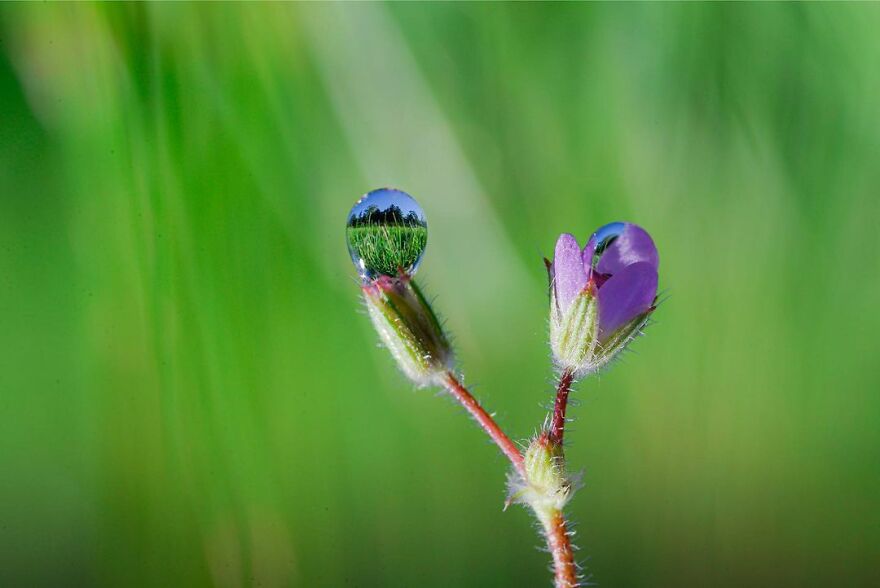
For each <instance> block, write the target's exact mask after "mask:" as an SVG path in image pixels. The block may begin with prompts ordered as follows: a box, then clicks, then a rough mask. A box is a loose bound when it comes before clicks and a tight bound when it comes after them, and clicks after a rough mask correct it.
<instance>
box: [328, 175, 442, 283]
mask: <svg viewBox="0 0 880 588" xmlns="http://www.w3.org/2000/svg"><path fill="white" fill-rule="evenodd" d="M345 239H346V241H347V242H348V252H349V254H350V255H351V260H352V262H354V265H355V267H356V268H357V270H358V273H359V274H360V276H361V278H363V279H364V280H371V279H374V278H376V277H378V276H380V275H385V276H396V275H397V274H398V273H399V272H403V273H405V274H408V275H412V274H414V273H415V272H416V270H417V269H418V267H419V262H420V261H421V259H422V254H423V253H424V252H425V245H427V243H428V223H427V221H426V220H425V213H424V212H422V207H421V206H419V203H418V202H416V201H415V199H413V197H412V196H410V195H409V194H407V193H406V192H401V191H400V190H394V189H392V188H380V189H378V190H373V191H372V192H368V193H367V194H365V195H364V196H362V197H361V199H360V200H358V201H357V202H355V204H354V206H353V207H352V208H351V212H350V213H349V214H348V221H347V222H346V223H345Z"/></svg>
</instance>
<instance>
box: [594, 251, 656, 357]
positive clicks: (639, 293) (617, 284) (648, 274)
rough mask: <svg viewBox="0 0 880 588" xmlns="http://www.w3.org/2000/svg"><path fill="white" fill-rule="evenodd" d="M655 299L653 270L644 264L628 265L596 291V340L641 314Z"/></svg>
mask: <svg viewBox="0 0 880 588" xmlns="http://www.w3.org/2000/svg"><path fill="white" fill-rule="evenodd" d="M656 296H657V270H656V268H654V267H653V266H652V265H651V264H650V263H649V262H647V261H640V262H637V263H634V264H632V265H628V266H626V267H625V268H623V269H622V270H621V271H619V272H617V273H616V274H614V276H612V277H611V279H610V280H608V281H607V282H605V285H603V286H602V287H601V288H599V341H604V340H605V338H606V337H608V336H609V335H611V334H612V333H614V331H616V330H617V329H619V328H620V327H622V326H623V325H625V324H626V323H628V322H630V321H631V320H633V319H634V318H636V317H637V316H639V315H640V314H643V313H645V312H647V311H648V309H650V308H651V305H652V304H654V298H655V297H656Z"/></svg>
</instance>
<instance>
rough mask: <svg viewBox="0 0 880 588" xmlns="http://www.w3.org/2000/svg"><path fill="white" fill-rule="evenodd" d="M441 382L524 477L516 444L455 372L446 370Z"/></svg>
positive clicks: (521, 461) (523, 469)
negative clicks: (459, 379)
mask: <svg viewBox="0 0 880 588" xmlns="http://www.w3.org/2000/svg"><path fill="white" fill-rule="evenodd" d="M442 383H443V386H444V387H445V388H446V390H447V391H448V392H449V393H450V394H452V396H454V397H455V399H456V400H458V402H459V403H460V404H461V405H462V406H463V407H465V409H467V411H468V412H469V413H470V414H471V416H472V417H474V419H475V420H476V421H477V423H479V425H480V427H482V428H483V430H484V431H486V434H488V435H489V437H491V438H492V441H494V442H495V445H497V446H498V449H500V450H501V452H502V453H503V454H504V455H506V456H507V459H509V460H510V463H512V464H513V467H514V468H516V471H517V472H518V473H519V475H520V476H522V477H523V478H524V479H525V468H524V467H523V456H522V454H521V453H520V452H519V449H518V448H517V446H516V444H514V442H513V441H511V440H510V437H508V436H507V435H505V434H504V431H502V430H501V427H499V426H498V423H496V422H495V420H494V419H493V418H492V417H491V416H490V415H489V413H487V412H486V411H485V410H484V409H483V407H482V406H480V403H479V402H477V399H476V398H474V397H473V396H472V395H471V393H470V392H468V390H467V388H465V387H464V386H463V385H462V384H461V382H459V381H458V378H456V377H455V374H453V373H452V372H446V373H445V374H443V378H442Z"/></svg>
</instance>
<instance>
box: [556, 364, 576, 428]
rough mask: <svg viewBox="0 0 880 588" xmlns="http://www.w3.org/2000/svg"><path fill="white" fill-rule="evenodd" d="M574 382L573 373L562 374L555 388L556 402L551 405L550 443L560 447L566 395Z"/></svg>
mask: <svg viewBox="0 0 880 588" xmlns="http://www.w3.org/2000/svg"><path fill="white" fill-rule="evenodd" d="M573 382H574V372H572V371H571V370H570V369H567V370H565V371H564V372H562V375H561V376H560V377H559V385H558V386H557V387H556V401H555V402H554V403H553V420H552V421H551V422H550V442H551V443H554V444H557V445H562V436H563V434H564V433H565V409H566V408H568V393H569V392H571V384H572V383H573Z"/></svg>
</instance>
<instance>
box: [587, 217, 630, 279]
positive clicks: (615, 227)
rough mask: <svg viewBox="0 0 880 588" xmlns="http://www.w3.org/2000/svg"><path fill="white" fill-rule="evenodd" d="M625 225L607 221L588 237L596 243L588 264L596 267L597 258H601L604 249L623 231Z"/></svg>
mask: <svg viewBox="0 0 880 588" xmlns="http://www.w3.org/2000/svg"><path fill="white" fill-rule="evenodd" d="M625 227H626V225H625V224H624V223H619V222H617V223H608V224H607V225H604V226H602V227H599V229H598V230H596V232H595V233H593V236H592V237H590V241H593V242H595V243H596V247H595V249H594V250H593V259H592V260H591V263H590V265H591V266H592V267H593V269H596V266H598V265H599V260H600V259H601V258H602V254H603V253H605V250H606V249H608V247H609V246H610V245H611V244H612V243H614V241H615V239H617V238H618V237H619V236H620V234H621V233H622V232H623V229H624V228H625Z"/></svg>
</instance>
